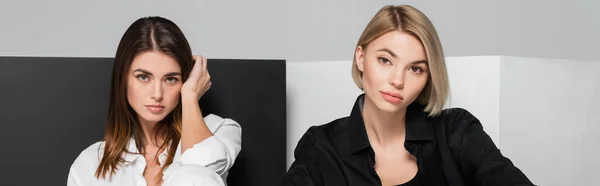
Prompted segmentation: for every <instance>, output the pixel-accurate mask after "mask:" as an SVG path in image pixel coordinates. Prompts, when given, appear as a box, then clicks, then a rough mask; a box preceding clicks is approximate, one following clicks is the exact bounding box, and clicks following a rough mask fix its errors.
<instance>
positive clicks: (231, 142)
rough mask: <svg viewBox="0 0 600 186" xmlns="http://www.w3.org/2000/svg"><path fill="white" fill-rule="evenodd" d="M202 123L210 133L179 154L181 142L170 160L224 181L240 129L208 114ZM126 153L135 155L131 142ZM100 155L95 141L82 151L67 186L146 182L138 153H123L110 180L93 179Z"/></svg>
mask: <svg viewBox="0 0 600 186" xmlns="http://www.w3.org/2000/svg"><path fill="white" fill-rule="evenodd" d="M204 122H205V123H206V126H207V127H208V128H209V130H210V131H211V132H212V133H213V134H214V135H213V136H211V137H209V138H206V139H205V140H203V141H202V142H200V143H198V144H195V145H194V146H193V147H192V148H189V149H187V150H186V151H185V152H184V153H183V154H181V142H180V143H179V145H178V146H177V151H176V153H175V157H174V159H173V164H176V165H199V166H203V167H207V168H210V169H212V170H214V171H215V172H216V174H218V175H220V176H221V178H222V179H223V182H226V180H227V174H228V170H229V168H231V166H233V163H234V162H235V158H236V157H237V155H238V154H239V153H240V151H241V149H242V146H241V144H242V129H241V127H240V125H239V124H238V123H237V122H235V121H234V120H231V119H227V118H221V117H219V116H217V115H214V114H210V115H208V116H206V117H205V118H204ZM127 148H128V151H130V152H135V153H137V152H138V150H137V148H136V144H135V140H133V138H132V139H131V140H130V141H129V144H128V147H127ZM167 152H168V149H166V150H164V151H163V152H162V153H161V154H160V155H159V157H158V161H159V163H160V164H161V165H162V164H163V163H164V162H165V160H166V156H167ZM103 154H104V142H103V141H101V142H97V143H94V144H93V145H91V146H89V147H88V148H87V149H85V150H83V152H81V154H79V156H78V157H77V159H75V162H73V165H71V169H70V171H69V177H68V180H67V185H68V186H95V185H97V186H108V185H131V186H146V180H145V179H144V176H143V173H144V169H145V167H146V160H145V158H144V156H143V155H141V154H131V153H125V155H124V160H125V162H124V163H123V165H122V166H117V167H118V168H119V169H118V170H117V171H116V174H115V175H113V176H112V179H110V180H109V179H108V177H107V179H97V178H96V177H95V176H94V174H95V172H96V169H97V168H98V165H99V164H100V160H102V156H103ZM172 167H178V166H169V167H168V168H167V169H166V170H165V171H164V172H163V178H167V177H169V176H170V175H169V174H170V172H173V169H172Z"/></svg>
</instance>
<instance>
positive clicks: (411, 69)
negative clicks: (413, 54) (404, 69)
mask: <svg viewBox="0 0 600 186" xmlns="http://www.w3.org/2000/svg"><path fill="white" fill-rule="evenodd" d="M409 70H410V71H411V72H414V73H417V74H420V73H422V72H423V69H422V68H421V67H417V66H413V67H410V69H409Z"/></svg>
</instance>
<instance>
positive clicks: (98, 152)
mask: <svg viewBox="0 0 600 186" xmlns="http://www.w3.org/2000/svg"><path fill="white" fill-rule="evenodd" d="M103 153H104V142H103V141H101V142H96V143H94V144H92V145H90V146H89V147H87V148H86V149H85V150H83V151H81V153H80V154H79V156H77V158H76V159H75V161H73V164H72V165H71V171H74V170H75V171H77V172H82V171H85V172H87V171H95V170H96V168H97V167H98V165H99V164H100V160H101V159H102V155H103Z"/></svg>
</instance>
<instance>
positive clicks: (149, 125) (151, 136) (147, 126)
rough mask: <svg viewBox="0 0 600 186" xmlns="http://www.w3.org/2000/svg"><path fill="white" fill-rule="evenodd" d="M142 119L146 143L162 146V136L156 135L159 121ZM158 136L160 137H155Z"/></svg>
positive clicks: (141, 124) (141, 123)
mask: <svg viewBox="0 0 600 186" xmlns="http://www.w3.org/2000/svg"><path fill="white" fill-rule="evenodd" d="M139 121H140V126H141V128H142V132H143V133H144V143H145V144H146V145H151V146H156V147H158V146H160V145H159V144H160V143H161V142H160V140H162V138H161V136H156V134H157V132H158V131H157V127H156V125H157V124H158V123H157V122H150V121H146V120H144V119H142V118H140V119H139ZM155 137H158V138H155Z"/></svg>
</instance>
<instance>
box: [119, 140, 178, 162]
mask: <svg viewBox="0 0 600 186" xmlns="http://www.w3.org/2000/svg"><path fill="white" fill-rule="evenodd" d="M169 146H170V145H168V146H167V148H166V149H165V150H164V151H163V152H162V153H160V154H159V155H158V163H159V164H160V165H161V166H162V165H163V164H164V163H165V161H166V159H167V153H168V152H169ZM127 151H128V152H130V153H128V152H125V153H124V154H123V156H122V157H123V159H124V160H125V162H124V164H125V165H128V164H133V163H136V162H137V161H145V158H144V155H143V154H140V153H139V151H138V149H137V146H136V143H135V139H133V138H131V139H129V142H128V143H127ZM144 163H145V162H144Z"/></svg>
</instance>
